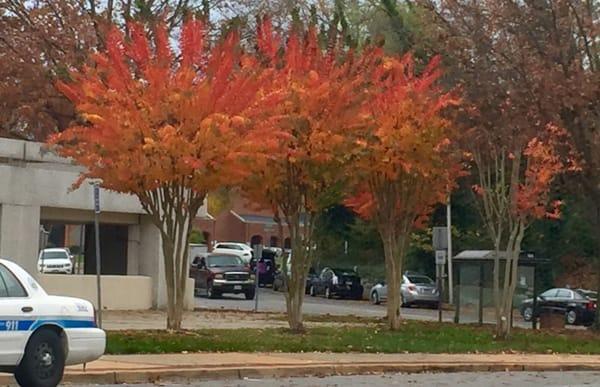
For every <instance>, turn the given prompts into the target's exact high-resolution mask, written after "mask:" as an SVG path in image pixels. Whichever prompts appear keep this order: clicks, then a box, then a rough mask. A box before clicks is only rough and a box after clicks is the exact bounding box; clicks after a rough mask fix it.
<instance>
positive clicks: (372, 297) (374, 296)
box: [371, 292, 381, 305]
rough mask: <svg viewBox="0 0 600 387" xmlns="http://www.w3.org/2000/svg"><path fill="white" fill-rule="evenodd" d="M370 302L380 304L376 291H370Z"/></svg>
mask: <svg viewBox="0 0 600 387" xmlns="http://www.w3.org/2000/svg"><path fill="white" fill-rule="evenodd" d="M371 302H372V303H373V304H375V305H379V304H381V300H380V299H379V293H377V292H373V293H371Z"/></svg>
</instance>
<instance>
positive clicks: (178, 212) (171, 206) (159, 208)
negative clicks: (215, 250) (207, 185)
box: [138, 183, 205, 330]
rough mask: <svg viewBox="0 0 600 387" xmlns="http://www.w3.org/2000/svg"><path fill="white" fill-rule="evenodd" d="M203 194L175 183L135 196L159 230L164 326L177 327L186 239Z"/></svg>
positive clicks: (182, 297)
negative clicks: (164, 283)
mask: <svg viewBox="0 0 600 387" xmlns="http://www.w3.org/2000/svg"><path fill="white" fill-rule="evenodd" d="M204 197H205V194H203V193H199V192H194V191H192V190H191V189H189V188H186V187H185V186H183V185H178V184H176V183H173V184H169V185H165V186H162V187H160V188H158V189H157V190H155V191H148V192H146V193H144V194H140V195H138V198H139V199H140V203H141V204H142V207H143V208H144V210H145V211H146V212H147V213H148V214H149V215H150V217H151V219H152V222H153V223H154V224H155V226H156V227H157V228H158V229H159V231H160V235H161V240H162V252H163V262H162V263H163V265H164V270H165V282H166V285H167V329H170V330H180V329H181V323H182V320H183V308H184V301H185V292H186V284H187V278H188V277H189V259H188V250H189V245H188V240H189V236H190V232H191V230H192V223H193V220H194V218H195V217H196V214H197V213H198V210H199V208H200V206H201V205H202V203H203V202H204Z"/></svg>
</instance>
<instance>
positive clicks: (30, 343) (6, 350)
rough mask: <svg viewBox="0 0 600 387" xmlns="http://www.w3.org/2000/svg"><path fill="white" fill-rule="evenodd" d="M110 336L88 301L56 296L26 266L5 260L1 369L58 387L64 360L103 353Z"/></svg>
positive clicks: (41, 386)
mask: <svg viewBox="0 0 600 387" xmlns="http://www.w3.org/2000/svg"><path fill="white" fill-rule="evenodd" d="M105 345H106V335H105V333H104V331H103V330H101V329H98V328H97V326H96V318H95V312H94V307H93V306H92V304H91V303H90V302H88V301H85V300H80V299H77V298H70V297H56V296H49V295H48V294H46V292H45V291H44V289H42V288H41V286H40V285H39V284H38V283H37V282H36V281H35V279H33V277H31V276H30V275H29V273H27V272H26V271H25V270H23V269H22V268H21V267H19V266H18V265H17V264H15V263H14V262H11V261H7V260H3V259H0V372H11V373H14V375H15V378H16V379H17V382H18V383H19V384H20V385H21V386H26V387H55V386H56V385H58V383H59V382H60V380H61V379H62V375H63V371H64V367H65V365H72V364H80V363H86V362H89V361H92V360H96V359H98V358H99V357H100V356H102V354H103V353H104V348H105Z"/></svg>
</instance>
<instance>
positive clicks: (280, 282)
mask: <svg viewBox="0 0 600 387" xmlns="http://www.w3.org/2000/svg"><path fill="white" fill-rule="evenodd" d="M288 275H290V273H288ZM317 278H319V276H318V274H317V273H316V271H315V269H314V268H312V267H311V268H310V270H309V271H308V275H307V276H306V285H305V286H304V294H309V293H310V285H311V284H312V282H313V281H314V280H315V279H317ZM284 284H285V279H284V278H283V272H282V271H281V270H278V271H277V272H276V273H275V278H274V279H273V290H275V291H282V292H285V291H286V289H285V286H284Z"/></svg>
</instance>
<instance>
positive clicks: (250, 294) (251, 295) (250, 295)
mask: <svg viewBox="0 0 600 387" xmlns="http://www.w3.org/2000/svg"><path fill="white" fill-rule="evenodd" d="M244 296H246V300H254V296H255V291H254V290H250V291H247V292H245V293H244Z"/></svg>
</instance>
